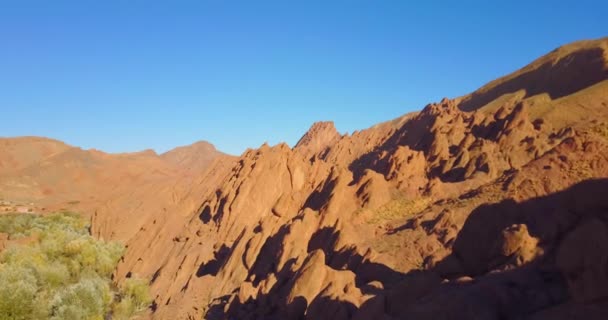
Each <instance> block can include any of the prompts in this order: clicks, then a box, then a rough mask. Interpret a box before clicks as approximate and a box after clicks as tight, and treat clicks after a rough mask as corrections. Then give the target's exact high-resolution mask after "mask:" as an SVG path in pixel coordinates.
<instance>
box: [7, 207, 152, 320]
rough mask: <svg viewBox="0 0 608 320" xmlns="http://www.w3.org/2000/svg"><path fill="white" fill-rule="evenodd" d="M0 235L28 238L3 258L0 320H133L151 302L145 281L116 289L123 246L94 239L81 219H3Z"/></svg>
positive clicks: (59, 215)
mask: <svg viewBox="0 0 608 320" xmlns="http://www.w3.org/2000/svg"><path fill="white" fill-rule="evenodd" d="M0 232H3V233H8V234H9V239H11V240H12V239H19V238H24V237H29V239H25V240H27V241H21V243H22V244H20V245H12V246H10V247H9V248H7V249H6V250H4V251H3V252H1V253H0V320H5V319H6V320H9V319H10V320H18V319H100V320H101V319H104V318H106V316H108V315H112V314H114V316H113V318H116V319H129V318H131V317H133V315H134V314H136V313H137V312H140V311H142V310H145V309H146V308H147V307H148V306H149V305H150V303H151V299H150V295H149V293H148V286H147V283H146V282H145V281H143V280H140V279H135V278H133V279H127V281H125V283H123V284H122V286H121V288H120V289H118V288H116V286H114V285H113V284H112V281H111V278H110V277H111V274H112V272H113V271H114V269H115V268H116V265H117V263H118V261H119V259H120V257H121V256H122V254H123V253H124V246H123V245H122V244H120V243H118V242H104V241H101V240H98V239H95V238H93V237H92V236H91V235H90V234H89V227H88V225H87V223H86V222H84V220H82V219H81V218H80V217H79V216H78V215H75V214H70V213H57V214H50V215H46V216H38V215H33V214H8V215H1V216H0Z"/></svg>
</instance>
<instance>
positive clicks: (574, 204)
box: [218, 179, 608, 320]
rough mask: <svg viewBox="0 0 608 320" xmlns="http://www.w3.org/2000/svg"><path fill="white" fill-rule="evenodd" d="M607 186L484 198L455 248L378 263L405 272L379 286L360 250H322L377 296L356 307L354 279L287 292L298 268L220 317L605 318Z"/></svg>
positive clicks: (314, 246) (325, 235)
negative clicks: (316, 290) (304, 292)
mask: <svg viewBox="0 0 608 320" xmlns="http://www.w3.org/2000/svg"><path fill="white" fill-rule="evenodd" d="M607 191H608V179H601V180H587V181H584V182H581V183H579V184H577V185H574V186H572V187H570V188H568V189H566V190H563V191H561V192H557V193H554V194H550V195H547V196H542V197H538V198H534V199H530V200H528V201H524V202H520V203H517V202H515V201H514V200H504V201H502V202H499V203H496V204H489V205H487V204H484V205H481V206H479V207H477V208H476V209H474V210H473V211H472V212H471V213H470V215H469V216H468V218H467V220H466V222H465V224H464V226H463V228H462V229H461V230H460V232H459V234H458V236H457V238H456V240H455V242H454V245H453V252H452V254H451V255H449V256H448V257H446V258H445V259H443V260H441V261H440V262H438V263H436V264H434V265H431V266H428V269H427V270H422V271H413V272H410V273H408V274H405V275H404V274H400V273H399V272H397V271H394V270H391V269H390V268H389V267H387V266H383V265H382V266H378V267H379V268H376V269H375V270H376V271H377V272H380V271H382V270H384V271H387V270H388V273H389V274H390V273H391V272H392V273H395V274H398V275H399V277H395V278H392V279H390V280H389V281H385V283H383V284H385V286H384V287H379V288H376V290H363V289H364V287H365V286H366V283H367V282H368V280H370V279H364V280H363V279H362V280H359V279H360V278H361V277H364V276H366V274H367V272H362V269H361V268H362V266H363V265H364V264H363V263H359V264H357V263H356V261H357V260H358V259H359V260H361V259H360V257H358V256H357V255H358V254H357V253H356V252H354V251H352V252H350V256H349V253H348V252H341V253H335V252H326V253H325V254H323V253H319V254H317V255H318V256H320V257H322V258H319V259H325V260H324V261H325V264H326V265H329V267H331V269H332V270H334V268H340V269H342V270H344V269H348V270H351V271H352V272H353V273H354V274H355V277H356V280H355V284H356V286H357V288H358V289H361V292H364V293H366V294H367V297H369V296H370V295H371V296H372V297H370V298H367V300H366V301H365V302H364V303H362V304H361V306H360V307H359V308H357V307H356V305H355V304H354V303H352V302H350V301H349V300H348V295H347V294H346V292H347V291H348V290H347V289H348V288H347V287H344V292H345V295H344V296H331V295H330V296H327V295H325V294H324V292H325V291H327V290H328V288H325V289H322V290H321V293H320V294H317V295H316V296H314V297H313V298H309V299H306V298H305V297H303V296H296V297H295V298H294V297H292V298H291V299H287V298H286V297H288V296H289V295H290V294H292V295H293V292H294V289H293V286H294V283H293V281H292V279H293V278H294V277H297V275H296V276H294V275H290V277H287V278H285V279H286V280H285V281H284V282H277V283H276V284H275V285H274V286H273V288H272V289H271V290H270V291H269V292H268V294H260V295H258V296H257V297H255V298H253V297H250V298H248V299H246V300H245V301H240V300H239V299H234V300H233V301H231V302H230V303H229V305H228V307H226V308H225V309H224V310H226V313H225V314H224V313H223V314H222V315H221V316H220V317H218V319H219V318H222V319H331V320H341V319H422V320H424V319H446V320H447V319H496V320H498V319H603V318H604V317H605V315H606V314H608V304H607V303H606V301H608V300H607V298H608V226H607V223H608V197H606V192H607ZM404 228H407V226H404ZM334 233H335V230H323V231H321V233H320V234H319V235H317V236H316V237H313V239H312V240H311V243H310V244H309V251H313V253H315V254H316V253H317V252H319V250H318V249H319V248H321V250H322V248H323V247H324V246H323V245H322V243H323V242H325V241H327V239H331V237H332V236H333V235H334ZM314 239H317V240H314ZM313 240H314V241H313ZM309 258H310V255H309ZM321 261H323V260H321ZM304 264H305V266H306V265H307V262H305V263H304ZM378 270H380V271H378ZM334 271H335V272H342V271H338V270H334ZM372 273H373V272H372ZM313 278H314V277H312V278H311V279H313ZM329 286H332V283H330V284H329V285H328V287H329ZM383 288H384V289H383ZM308 300H310V301H308ZM288 301H290V302H289V303H288ZM227 303H228V302H227Z"/></svg>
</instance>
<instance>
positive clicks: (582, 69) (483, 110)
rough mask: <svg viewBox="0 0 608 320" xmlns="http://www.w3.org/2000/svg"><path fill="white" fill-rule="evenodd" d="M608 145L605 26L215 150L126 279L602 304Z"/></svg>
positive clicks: (185, 292) (170, 313)
mask: <svg viewBox="0 0 608 320" xmlns="http://www.w3.org/2000/svg"><path fill="white" fill-rule="evenodd" d="M607 151H608V39H600V40H595V41H583V42H578V43H574V44H570V45H567V46H564V47H562V48H559V49H556V50H554V51H553V52H551V53H549V54H547V55H546V56H544V57H542V58H540V59H538V60H537V61H535V62H533V63H532V64H530V65H528V66H526V67H524V68H523V69H521V70H519V71H517V72H515V73H513V74H511V75H508V76H506V77H504V78H500V79H497V80H496V81H493V82H491V83H489V84H488V85H486V86H484V87H482V88H481V89H479V90H477V91H476V92H474V93H472V94H470V95H467V96H464V97H460V98H456V99H444V100H443V101H441V102H439V103H434V104H430V105H428V106H426V107H425V108H424V109H423V110H422V111H420V112H418V113H414V114H408V115H405V116H403V117H400V118H398V119H395V120H393V121H389V122H386V123H382V124H379V125H376V126H374V127H372V128H370V129H367V130H363V131H360V132H355V133H353V134H352V135H340V134H339V133H337V132H336V130H335V128H334V127H333V124H332V123H317V124H314V125H313V126H312V127H311V129H310V130H309V132H307V133H306V134H305V135H304V136H303V138H302V139H301V140H300V142H299V143H298V144H297V145H296V146H295V147H294V148H293V149H291V148H289V147H288V146H287V145H285V144H280V145H277V146H274V147H270V146H267V145H264V146H262V147H260V148H259V149H255V150H248V151H246V152H245V153H244V154H243V155H242V156H241V157H240V158H239V159H238V160H235V162H234V165H227V164H226V163H225V162H223V163H221V164H218V165H216V166H214V167H212V169H211V170H210V171H209V173H208V176H207V177H205V178H204V179H206V182H205V183H203V184H204V187H203V186H195V187H194V188H192V190H196V192H198V195H199V196H200V198H199V201H198V202H197V203H198V205H196V206H195V207H191V208H186V207H184V208H176V209H179V214H176V213H175V212H173V213H172V214H170V215H168V214H163V213H159V214H157V215H155V216H154V217H151V218H150V219H148V221H146V222H145V223H144V225H143V226H142V227H141V229H140V231H139V232H137V234H136V235H135V236H134V237H133V238H131V240H130V242H129V250H128V252H127V254H126V255H125V257H124V260H123V262H122V263H121V264H120V266H119V268H118V270H117V272H116V277H117V278H116V279H117V280H118V281H120V279H124V278H125V277H129V276H131V275H132V274H134V273H135V274H138V275H139V276H143V277H148V278H149V279H150V283H151V286H152V290H153V293H154V296H155V304H154V306H153V308H152V310H151V312H150V314H149V316H150V317H152V318H156V319H187V318H188V319H200V318H201V317H202V318H205V319H304V318H305V319H334V320H335V319H579V318H580V319H603V317H604V316H605V315H606V314H608V305H606V303H605V301H606V298H608V293H607V292H606V289H605V288H608V282H607V279H608V277H607V276H606V274H607V270H608V269H607V268H608V262H607V261H608V253H607V252H608V250H606V248H604V246H606V243H608V242H607V241H606V239H605V238H606V237H608V229H607V228H608V225H607V223H608V211H607V208H608V202H607V199H606V197H605V196H603V195H604V194H605V192H606V190H608V188H607V187H608V180H607V179H606V178H608V152H607ZM192 192H194V191H192ZM178 217H179V218H178Z"/></svg>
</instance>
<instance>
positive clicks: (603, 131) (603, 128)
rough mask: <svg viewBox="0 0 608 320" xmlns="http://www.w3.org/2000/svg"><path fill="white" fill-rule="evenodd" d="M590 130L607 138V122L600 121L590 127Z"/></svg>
mask: <svg viewBox="0 0 608 320" xmlns="http://www.w3.org/2000/svg"><path fill="white" fill-rule="evenodd" d="M591 131H593V132H594V133H596V134H597V135H599V136H600V137H602V138H604V139H606V140H608V123H606V122H602V123H600V124H598V125H596V126H595V127H593V128H591Z"/></svg>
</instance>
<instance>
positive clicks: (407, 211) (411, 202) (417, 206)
mask: <svg viewBox="0 0 608 320" xmlns="http://www.w3.org/2000/svg"><path fill="white" fill-rule="evenodd" d="M431 202H432V200H431V198H428V197H420V198H416V199H406V198H400V199H395V200H392V201H390V202H389V203H387V204H385V205H383V206H382V207H380V208H378V209H376V210H375V211H374V212H372V214H371V217H370V219H369V220H368V221H367V223H369V224H378V223H381V222H386V221H392V220H396V219H400V218H405V217H409V216H412V215H414V214H416V213H419V212H421V211H423V210H424V209H426V208H427V207H428V206H429V205H430V204H431Z"/></svg>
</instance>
